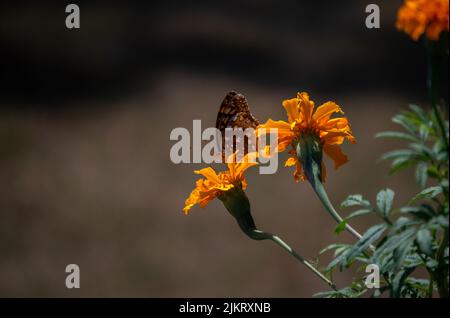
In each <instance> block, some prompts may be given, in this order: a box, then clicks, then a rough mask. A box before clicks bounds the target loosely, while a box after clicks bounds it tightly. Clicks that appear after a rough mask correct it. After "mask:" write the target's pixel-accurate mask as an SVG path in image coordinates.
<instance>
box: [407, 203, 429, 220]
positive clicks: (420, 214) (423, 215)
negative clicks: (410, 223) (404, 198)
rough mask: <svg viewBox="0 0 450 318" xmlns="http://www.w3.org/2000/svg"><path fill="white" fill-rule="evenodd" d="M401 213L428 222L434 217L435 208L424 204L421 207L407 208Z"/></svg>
mask: <svg viewBox="0 0 450 318" xmlns="http://www.w3.org/2000/svg"><path fill="white" fill-rule="evenodd" d="M400 213H409V214H411V215H414V216H415V217H416V218H418V219H420V220H423V221H425V222H428V221H429V220H430V219H431V218H433V217H434V211H433V208H432V207H430V206H428V205H426V204H422V205H420V206H405V207H402V208H401V209H400Z"/></svg>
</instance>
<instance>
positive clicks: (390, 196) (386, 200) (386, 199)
mask: <svg viewBox="0 0 450 318" xmlns="http://www.w3.org/2000/svg"><path fill="white" fill-rule="evenodd" d="M394 196H395V192H394V191H392V190H391V189H384V190H381V191H380V192H378V194H377V207H378V211H379V212H380V214H381V216H382V217H383V218H387V217H388V216H389V213H390V212H391V210H392V203H393V201H394Z"/></svg>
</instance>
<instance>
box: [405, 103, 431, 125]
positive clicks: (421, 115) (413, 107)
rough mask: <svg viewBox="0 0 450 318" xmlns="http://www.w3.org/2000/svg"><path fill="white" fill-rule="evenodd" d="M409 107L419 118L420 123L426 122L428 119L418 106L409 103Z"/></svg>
mask: <svg viewBox="0 0 450 318" xmlns="http://www.w3.org/2000/svg"><path fill="white" fill-rule="evenodd" d="M409 108H410V109H411V110H412V112H413V113H414V114H416V115H417V118H419V119H420V121H421V122H422V123H428V121H429V118H428V115H427V114H426V113H425V111H424V110H423V109H422V108H421V107H420V106H417V105H414V104H410V105H409Z"/></svg>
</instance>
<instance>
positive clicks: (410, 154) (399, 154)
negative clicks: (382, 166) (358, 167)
mask: <svg viewBox="0 0 450 318" xmlns="http://www.w3.org/2000/svg"><path fill="white" fill-rule="evenodd" d="M415 156H416V153H415V152H414V151H412V150H410V149H400V150H392V151H389V152H386V153H385V154H383V155H382V156H381V158H380V159H381V160H390V159H397V158H405V159H414V158H415Z"/></svg>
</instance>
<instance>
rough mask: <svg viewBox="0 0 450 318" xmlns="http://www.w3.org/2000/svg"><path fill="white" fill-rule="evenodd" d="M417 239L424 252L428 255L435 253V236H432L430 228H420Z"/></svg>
mask: <svg viewBox="0 0 450 318" xmlns="http://www.w3.org/2000/svg"><path fill="white" fill-rule="evenodd" d="M416 241H417V244H418V245H419V248H420V251H421V252H422V253H424V254H426V255H428V256H432V255H433V237H432V236H431V233H430V230H428V229H426V228H424V229H421V230H419V231H418V232H417V236H416Z"/></svg>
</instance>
